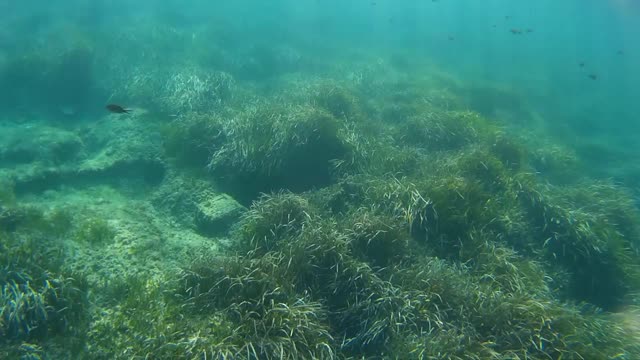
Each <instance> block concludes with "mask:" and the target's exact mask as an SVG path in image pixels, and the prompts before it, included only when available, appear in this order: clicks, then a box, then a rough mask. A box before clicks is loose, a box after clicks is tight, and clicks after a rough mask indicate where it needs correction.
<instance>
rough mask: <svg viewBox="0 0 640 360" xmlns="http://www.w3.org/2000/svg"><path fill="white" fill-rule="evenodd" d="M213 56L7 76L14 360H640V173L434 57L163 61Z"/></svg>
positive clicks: (8, 351) (5, 199)
mask: <svg viewBox="0 0 640 360" xmlns="http://www.w3.org/2000/svg"><path fill="white" fill-rule="evenodd" d="M155 31H159V30H157V29H155ZM123 33H125V32H124V31H123ZM149 33H152V32H149ZM205 35H206V34H203V35H202V38H205ZM185 39H186V40H185ZM199 39H201V37H197V36H196V35H192V34H191V33H188V34H181V33H180V32H175V31H174V32H167V33H160V34H157V33H154V35H153V36H152V37H151V38H149V39H143V40H144V41H143V40H141V39H137V38H136V39H134V38H133V35H132V36H131V37H126V36H124V35H123V36H122V37H121V38H118V46H119V47H120V48H121V49H135V48H136V47H137V46H141V45H140V44H146V45H145V46H148V47H149V48H148V49H146V50H147V52H146V53H145V54H146V55H145V56H142V57H140V58H138V59H137V60H135V61H131V63H128V62H127V61H130V60H127V59H126V58H125V57H117V56H115V55H112V56H103V55H105V53H104V52H102V50H101V48H104V47H105V45H104V43H102V46H101V47H97V46H95V47H94V46H92V45H91V43H87V40H86V39H80V40H78V41H77V43H73V46H70V47H69V48H68V49H67V50H65V51H60V49H55V51H53V50H51V49H39V50H38V51H31V52H27V55H21V56H20V57H17V58H16V59H14V60H10V59H9V60H7V59H4V60H3V61H4V62H3V63H2V73H1V74H0V77H1V78H2V79H3V80H4V81H0V84H4V85H3V86H8V85H7V84H11V87H12V89H11V91H10V92H7V93H8V94H9V93H10V94H11V96H10V97H9V98H8V99H7V98H4V99H3V103H1V105H2V106H3V107H4V108H5V109H6V110H5V111H4V112H3V114H2V119H1V120H0V124H1V125H0V126H1V129H0V184H1V187H0V265H1V266H0V286H1V294H0V295H1V297H0V358H2V359H347V358H349V359H630V360H631V359H640V337H639V329H638V328H639V326H640V325H639V320H638V316H637V315H635V314H636V313H637V311H636V305H637V303H638V295H637V294H638V290H639V288H640V272H639V270H640V268H639V265H640V255H639V253H638V251H639V244H640V212H639V209H638V207H637V204H636V203H635V202H634V198H636V197H637V194H634V193H633V190H632V189H631V187H632V186H633V182H634V181H636V180H637V175H636V176H634V171H636V172H635V174H638V173H640V172H638V171H637V170H634V169H631V170H629V171H628V172H627V173H624V174H622V175H620V174H619V171H620V169H619V168H611V169H608V170H607V169H604V168H602V167H601V166H599V167H598V169H597V171H596V170H594V165H593V164H594V163H593V162H590V161H593V160H590V159H589V158H586V156H583V155H584V154H581V153H580V151H578V150H576V149H577V147H575V145H576V144H575V143H573V144H572V143H569V142H567V141H564V140H566V139H564V140H563V137H562V136H558V131H555V132H552V131H551V130H549V126H548V125H549V124H554V120H553V119H545V118H543V117H542V116H541V115H540V114H538V113H536V112H535V109H533V108H530V107H527V100H526V98H523V96H522V95H521V94H519V93H518V92H517V91H516V90H515V89H511V88H504V87H497V86H491V85H489V84H485V85H482V86H480V87H479V86H478V84H477V83H474V84H473V86H469V85H468V84H466V83H465V82H464V81H463V80H461V79H457V78H455V77H454V76H453V75H450V74H447V73H446V72H444V71H442V70H440V69H439V68H438V67H437V66H435V65H434V64H432V63H430V62H429V61H428V60H426V59H424V60H415V59H418V58H417V57H416V56H414V55H411V56H409V55H407V54H402V53H396V54H393V55H392V56H388V57H381V56H373V55H371V54H366V53H360V52H357V51H354V52H353V53H352V54H349V55H350V56H346V55H345V54H344V52H343V53H341V54H338V53H336V52H326V53H325V56H324V57H322V60H319V58H318V57H317V56H314V53H310V52H307V51H305V49H303V48H296V47H295V46H278V47H264V48H261V47H256V46H247V47H246V48H232V49H222V48H221V49H214V50H211V47H210V46H209V47H207V48H208V49H209V52H202V53H199V52H195V51H194V52H191V53H190V54H191V56H189V57H188V59H189V60H188V62H187V63H185V60H184V56H179V55H176V56H175V57H169V58H167V57H166V56H165V54H155V55H154V52H153V51H150V50H149V49H153V48H154V47H155V48H162V47H161V46H159V43H161V42H166V44H175V43H176V42H180V41H182V42H185V41H187V42H189V41H191V42H193V44H191V49H202V48H205V47H204V46H203V45H202V43H197V41H199ZM202 41H205V40H202ZM207 41H208V40H207ZM221 42H222V40H221ZM107 48H108V47H107ZM329 53H335V54H336V55H335V58H332V57H330V56H328V55H326V54H329ZM52 54H55V55H52ZM177 58H180V59H183V60H182V62H177V61H176V59H177ZM221 59H222V60H221ZM407 59H413V60H411V61H408V60H407ZM125 64H126V66H125ZM42 69H46V70H45V71H42ZM69 69H73V70H72V71H70V70H69ZM69 73H73V74H74V76H69ZM65 74H66V75H65ZM107 74H108V75H107ZM43 84H44V85H46V86H45V90H42V86H40V85H43ZM88 88H90V89H92V90H91V91H93V92H94V93H97V94H108V95H109V96H108V98H109V99H110V100H109V101H110V102H118V103H121V104H123V105H126V106H131V107H132V109H133V111H132V113H131V114H110V113H107V112H106V110H103V107H104V105H105V104H106V102H105V104H103V103H101V102H99V101H95V102H94V101H93V99H92V98H91V96H89V95H87V89H88ZM34 89H38V91H37V92H36V91H35V90H34ZM5 90H6V89H5ZM47 91H49V92H48V93H47ZM52 92H53V93H52ZM25 94H28V95H25ZM52 94H53V95H55V96H53V95H52ZM97 98H99V97H97ZM104 98H107V97H104ZM104 98H103V99H104ZM92 104H96V105H95V106H94V105H92ZM478 104H481V105H482V106H478ZM583 148H584V147H583ZM594 148H596V147H595V145H594V146H591V147H590V149H594ZM594 151H597V150H594ZM607 171H609V172H607ZM603 174H604V175H603ZM617 175H620V176H617ZM616 176H617V177H616Z"/></svg>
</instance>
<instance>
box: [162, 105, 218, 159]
mask: <svg viewBox="0 0 640 360" xmlns="http://www.w3.org/2000/svg"><path fill="white" fill-rule="evenodd" d="M222 123H223V122H222V120H220V119H218V118H216V117H215V116H213V115H202V114H196V113H194V114H190V115H189V116H186V117H184V118H180V119H177V120H174V121H172V122H171V123H169V124H167V125H165V126H164V127H163V129H162V135H163V145H164V150H165V153H166V154H167V156H169V157H170V158H172V159H174V161H175V163H176V165H177V166H180V167H186V168H189V167H191V168H200V169H201V168H204V167H205V166H206V165H207V163H208V161H209V159H210V158H211V155H213V153H214V152H215V151H216V150H217V149H218V148H219V146H221V144H222V143H223V137H222Z"/></svg>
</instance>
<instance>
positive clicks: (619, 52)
mask: <svg viewBox="0 0 640 360" xmlns="http://www.w3.org/2000/svg"><path fill="white" fill-rule="evenodd" d="M616 54H618V55H624V51H622V50H618V52H617V53H616Z"/></svg>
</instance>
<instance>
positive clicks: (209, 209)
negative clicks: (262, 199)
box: [195, 194, 247, 236]
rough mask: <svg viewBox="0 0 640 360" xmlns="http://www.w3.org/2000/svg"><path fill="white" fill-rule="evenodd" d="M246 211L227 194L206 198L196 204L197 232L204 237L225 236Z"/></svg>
mask: <svg viewBox="0 0 640 360" xmlns="http://www.w3.org/2000/svg"><path fill="white" fill-rule="evenodd" d="M246 210H247V209H246V208H245V207H244V206H242V205H240V203H238V202H237V201H236V200H235V199H233V198H232V197H231V196H229V195H227V194H218V195H214V196H212V197H207V198H205V199H203V200H202V201H200V202H199V203H198V204H196V217H195V222H196V226H197V231H198V232H199V233H201V234H202V235H206V236H217V235H222V234H225V233H226V232H228V231H229V229H230V228H231V226H232V225H233V224H234V223H235V222H236V221H238V220H239V218H240V216H241V215H242V214H243V213H244V212H245V211H246Z"/></svg>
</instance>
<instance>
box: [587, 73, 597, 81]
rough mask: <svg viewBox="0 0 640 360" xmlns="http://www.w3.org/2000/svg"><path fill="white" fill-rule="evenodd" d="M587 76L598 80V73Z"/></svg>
mask: <svg viewBox="0 0 640 360" xmlns="http://www.w3.org/2000/svg"><path fill="white" fill-rule="evenodd" d="M588 76H589V79H591V80H598V75H596V74H589V75H588Z"/></svg>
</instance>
